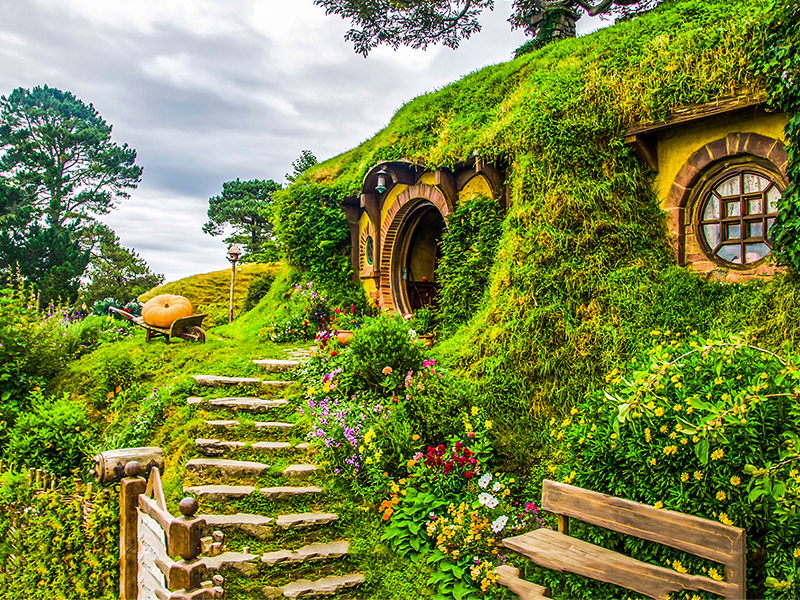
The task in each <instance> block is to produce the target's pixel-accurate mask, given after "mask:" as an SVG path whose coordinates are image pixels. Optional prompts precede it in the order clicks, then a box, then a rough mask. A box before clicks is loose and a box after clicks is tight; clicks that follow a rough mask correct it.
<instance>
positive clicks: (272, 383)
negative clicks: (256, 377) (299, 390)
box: [261, 380, 294, 390]
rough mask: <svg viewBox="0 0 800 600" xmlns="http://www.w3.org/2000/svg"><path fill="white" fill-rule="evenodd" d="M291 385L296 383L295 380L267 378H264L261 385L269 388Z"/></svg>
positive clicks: (276, 388)
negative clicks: (271, 379) (269, 379)
mask: <svg viewBox="0 0 800 600" xmlns="http://www.w3.org/2000/svg"><path fill="white" fill-rule="evenodd" d="M290 385H294V381H281V380H275V381H266V380H264V381H262V382H261V387H262V388H267V389H270V390H282V389H283V388H287V387H289V386H290Z"/></svg>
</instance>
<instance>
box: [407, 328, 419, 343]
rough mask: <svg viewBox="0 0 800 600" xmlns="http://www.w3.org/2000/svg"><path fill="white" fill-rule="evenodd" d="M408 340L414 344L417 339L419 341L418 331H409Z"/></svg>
mask: <svg viewBox="0 0 800 600" xmlns="http://www.w3.org/2000/svg"><path fill="white" fill-rule="evenodd" d="M408 339H409V340H411V341H412V342H413V341H414V340H415V339H417V332H416V331H414V330H413V329H409V330H408Z"/></svg>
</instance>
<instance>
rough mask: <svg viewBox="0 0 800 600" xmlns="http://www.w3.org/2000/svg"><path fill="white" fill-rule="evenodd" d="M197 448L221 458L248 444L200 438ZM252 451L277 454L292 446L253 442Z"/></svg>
mask: <svg viewBox="0 0 800 600" xmlns="http://www.w3.org/2000/svg"><path fill="white" fill-rule="evenodd" d="M194 445H195V448H197V450H198V451H199V452H202V453H203V454H205V455H206V456H220V455H222V454H225V453H226V452H228V451H230V450H238V449H240V448H244V447H246V446H248V443H247V442H237V441H226V440H218V439H213V438H198V439H196V440H195V441H194ZM249 447H250V449H251V450H257V451H259V452H275V451H278V450H289V449H291V448H292V445H291V444H290V443H288V442H253V443H251V444H249Z"/></svg>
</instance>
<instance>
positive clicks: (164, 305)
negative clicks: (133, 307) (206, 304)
mask: <svg viewBox="0 0 800 600" xmlns="http://www.w3.org/2000/svg"><path fill="white" fill-rule="evenodd" d="M191 314H192V304H191V302H189V300H187V299H186V298H184V297H183V296H173V295H172V294H161V295H160V296H156V297H155V298H151V299H150V300H148V301H147V302H146V303H145V305H144V307H142V318H143V319H144V322H145V323H147V324H148V325H152V326H153V327H169V326H170V325H172V324H173V323H174V322H175V320H176V319H180V318H181V317H188V316H190V315H191Z"/></svg>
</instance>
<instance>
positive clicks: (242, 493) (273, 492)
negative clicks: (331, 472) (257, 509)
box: [183, 485, 323, 502]
mask: <svg viewBox="0 0 800 600" xmlns="http://www.w3.org/2000/svg"><path fill="white" fill-rule="evenodd" d="M257 489H258V488H255V487H253V486H252V485H194V486H184V488H183V493H184V494H193V495H195V496H197V497H198V498H200V499H202V500H208V501H209V502H230V501H231V500H239V499H241V498H245V497H247V496H249V495H250V494H252V493H253V492H255V491H256V490H257ZM258 492H259V493H260V494H261V495H262V496H263V497H264V498H266V499H267V500H285V499H286V498H295V497H297V496H307V495H311V494H314V495H316V494H322V493H323V490H322V488H318V487H316V486H306V487H294V486H279V487H268V488H261V489H260V490H258Z"/></svg>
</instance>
